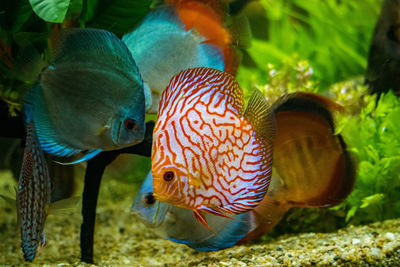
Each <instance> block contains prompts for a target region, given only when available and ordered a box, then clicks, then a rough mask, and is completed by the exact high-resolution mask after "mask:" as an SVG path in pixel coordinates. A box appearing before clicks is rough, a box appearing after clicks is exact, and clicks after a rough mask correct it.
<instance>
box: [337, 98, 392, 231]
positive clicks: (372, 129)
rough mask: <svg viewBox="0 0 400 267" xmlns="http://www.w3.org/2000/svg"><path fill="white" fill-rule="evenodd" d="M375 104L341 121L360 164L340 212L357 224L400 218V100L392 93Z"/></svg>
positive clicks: (369, 104) (350, 147) (371, 103)
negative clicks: (355, 180) (352, 185)
mask: <svg viewBox="0 0 400 267" xmlns="http://www.w3.org/2000/svg"><path fill="white" fill-rule="evenodd" d="M375 105H376V104H375V101H370V102H369V103H368V105H367V106H366V107H365V108H364V109H363V110H362V111H361V113H360V114H359V116H353V117H350V118H342V119H341V121H340V122H339V123H340V124H342V129H343V130H342V135H343V136H344V138H345V140H346V143H347V144H348V148H349V149H350V150H351V151H352V152H353V153H354V154H355V155H356V156H357V157H358V162H359V163H358V175H357V182H356V186H355V188H354V191H353V193H352V194H351V195H350V196H349V197H348V198H347V199H346V200H345V202H344V203H342V204H341V206H339V207H337V208H336V209H343V208H344V209H346V210H347V216H346V221H349V222H351V223H354V224H359V223H369V222H373V221H377V220H384V219H388V218H395V217H399V216H400V195H399V190H400V172H399V171H400V124H399V121H400V100H399V99H398V98H397V97H396V96H395V95H394V94H393V93H391V92H390V93H388V94H386V95H383V96H382V97H381V99H380V100H379V102H378V103H377V105H376V106H375Z"/></svg>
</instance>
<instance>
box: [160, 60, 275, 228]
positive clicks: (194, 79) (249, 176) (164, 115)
mask: <svg viewBox="0 0 400 267" xmlns="http://www.w3.org/2000/svg"><path fill="white" fill-rule="evenodd" d="M243 111H244V100H243V92H242V89H241V88H240V87H239V85H238V83H237V82H236V80H235V79H234V77H233V76H231V75H230V74H228V73H226V72H222V71H219V70H216V69H211V68H204V67H200V68H194V69H187V70H184V71H182V72H180V73H178V74H177V75H175V76H174V77H173V78H172V80H171V81H170V83H169V85H168V86H167V88H166V89H165V91H164V92H163V94H162V96H161V102H160V106H159V110H158V119H157V123H156V125H155V128H154V133H153V151H152V174H153V189H154V196H155V197H156V199H158V200H160V201H165V202H169V203H171V204H174V205H176V206H178V207H182V208H187V209H192V210H193V213H194V216H195V217H196V219H197V220H199V221H200V222H201V223H202V224H203V225H205V226H206V227H207V228H209V227H208V225H207V222H206V219H205V217H204V215H203V213H202V212H209V213H212V214H215V215H219V216H223V217H228V216H227V215H226V214H225V213H228V214H239V213H243V212H245V211H248V210H251V209H252V208H254V207H255V206H257V204H258V203H259V202H260V201H261V200H262V199H263V197H264V195H265V193H266V192H267V190H268V186H269V181H270V178H271V170H272V168H271V165H272V144H273V139H274V136H275V125H274V120H273V118H272V116H271V113H270V112H269V106H268V104H267V101H266V100H265V98H264V97H263V95H262V94H261V92H260V91H258V90H257V91H255V92H254V93H253V95H252V97H251V99H250V100H249V103H248V105H247V108H246V111H244V112H243ZM209 229H210V228H209ZM210 230H211V229H210Z"/></svg>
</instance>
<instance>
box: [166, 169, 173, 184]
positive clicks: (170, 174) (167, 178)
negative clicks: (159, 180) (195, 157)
mask: <svg viewBox="0 0 400 267" xmlns="http://www.w3.org/2000/svg"><path fill="white" fill-rule="evenodd" d="M172 179H174V173H173V172H171V171H169V172H166V173H164V180H165V181H167V182H170V181H172Z"/></svg>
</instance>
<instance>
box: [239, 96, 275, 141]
mask: <svg viewBox="0 0 400 267" xmlns="http://www.w3.org/2000/svg"><path fill="white" fill-rule="evenodd" d="M244 117H245V118H246V119H247V120H249V122H250V123H251V125H252V126H253V128H254V130H255V131H256V132H257V133H258V134H259V136H260V137H261V138H262V140H263V141H264V142H265V143H266V144H272V143H273V140H274V138H275V120H274V117H273V116H272V113H271V110H270V107H269V105H268V102H267V100H266V99H265V97H264V96H263V94H262V93H261V92H260V91H259V90H254V92H253V94H252V96H251V97H250V100H249V102H248V104H247V108H246V111H245V113H244Z"/></svg>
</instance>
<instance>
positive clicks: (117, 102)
mask: <svg viewBox="0 0 400 267" xmlns="http://www.w3.org/2000/svg"><path fill="white" fill-rule="evenodd" d="M144 102H145V99H144V90H143V81H142V78H141V76H140V73H139V70H138V68H137V66H136V63H135V61H134V60H133V58H132V55H131V53H130V52H129V50H128V49H127V47H126V45H125V44H124V43H123V42H121V41H120V40H119V39H118V38H117V37H116V36H115V35H114V34H112V33H110V32H107V31H104V30H98V29H75V30H72V31H70V32H68V33H67V34H66V36H65V37H64V39H63V41H62V42H61V45H60V48H59V49H58V51H57V52H56V54H55V57H54V60H53V62H52V64H51V65H50V66H48V67H47V68H46V69H44V70H43V71H42V73H41V74H40V77H39V81H38V83H37V84H36V85H35V86H33V87H32V89H31V90H30V91H29V92H28V95H27V97H26V101H25V103H26V105H25V113H26V115H27V117H29V118H32V121H33V123H34V124H35V128H36V134H37V136H38V138H39V141H40V145H41V147H42V149H43V150H44V151H45V152H48V153H50V154H53V155H56V156H61V157H65V156H72V155H76V154H78V153H81V154H84V156H82V158H80V159H79V160H78V161H76V162H80V161H84V160H88V159H90V158H92V157H94V156H95V155H96V154H98V153H99V152H101V151H102V150H114V149H119V148H123V147H126V146H129V145H133V144H136V143H139V142H140V141H141V140H143V138H144V133H145V119H144V113H145V104H144ZM76 162H74V163H76Z"/></svg>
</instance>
